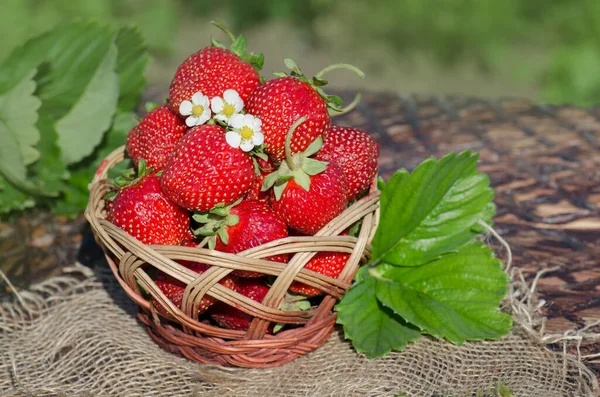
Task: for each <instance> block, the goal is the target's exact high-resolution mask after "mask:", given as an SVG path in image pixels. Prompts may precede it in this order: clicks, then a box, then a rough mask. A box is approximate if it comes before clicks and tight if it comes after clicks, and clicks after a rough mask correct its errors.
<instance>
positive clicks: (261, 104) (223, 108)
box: [106, 27, 379, 329]
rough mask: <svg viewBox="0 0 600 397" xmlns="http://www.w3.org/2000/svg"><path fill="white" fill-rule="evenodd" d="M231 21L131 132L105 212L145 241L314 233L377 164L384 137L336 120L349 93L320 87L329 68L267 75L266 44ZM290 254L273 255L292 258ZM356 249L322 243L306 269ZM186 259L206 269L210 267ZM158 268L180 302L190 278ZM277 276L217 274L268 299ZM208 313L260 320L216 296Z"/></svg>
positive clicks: (160, 282) (238, 322)
mask: <svg viewBox="0 0 600 397" xmlns="http://www.w3.org/2000/svg"><path fill="white" fill-rule="evenodd" d="M221 28H222V27H221ZM224 31H225V32H226V33H227V34H228V35H229V36H230V38H231V39H232V44H231V47H230V48H229V49H228V48H226V47H225V46H224V45H223V44H221V43H219V42H216V41H213V45H212V46H210V47H206V48H204V49H202V50H200V51H198V52H196V53H194V54H192V55H191V56H190V57H189V58H187V59H186V60H185V61H184V62H183V63H182V64H181V66H179V68H178V70H177V72H176V73H175V76H174V78H173V81H172V83H171V87H170V93H169V99H168V101H167V102H166V103H165V104H163V105H162V106H159V107H156V108H155V109H153V110H152V111H150V113H148V114H147V115H146V116H145V117H144V118H143V119H142V120H141V121H140V122H139V124H138V125H137V126H135V127H134V128H133V129H132V130H131V131H130V132H129V135H128V137H127V144H126V148H127V153H128V155H129V158H130V159H131V161H132V162H133V163H134V164H135V165H136V166H137V173H136V174H135V175H132V174H133V173H130V175H129V178H126V177H120V178H117V180H116V183H115V189H114V190H112V191H111V194H109V195H107V197H106V200H107V202H106V208H107V219H108V220H109V221H111V222H112V223H114V224H115V225H117V226H119V227H120V228H122V229H123V230H125V231H126V232H127V233H129V234H130V235H132V236H133V237H135V238H136V239H138V240H139V241H141V242H142V243H144V244H155V245H179V246H189V247H195V246H198V245H207V246H208V247H209V248H210V249H215V250H218V251H222V252H228V253H238V252H241V251H244V250H247V249H249V248H251V247H255V246H258V245H261V244H264V243H267V242H269V241H273V240H276V239H280V238H284V237H287V236H288V235H295V236H302V235H314V234H315V233H316V232H318V231H319V230H320V229H321V228H322V227H323V226H325V225H326V224H327V223H328V222H329V221H331V220H332V219H334V218H335V217H336V216H338V215H339V214H340V213H341V212H342V211H344V209H345V208H346V207H347V206H348V204H349V203H351V202H352V201H354V200H356V199H358V198H360V197H361V196H362V195H364V194H365V193H366V192H367V191H368V189H369V187H370V185H371V183H372V181H373V178H374V177H375V175H376V172H377V157H378V155H379V148H378V146H377V144H376V143H375V141H374V140H373V139H372V138H371V137H369V135H368V134H367V133H365V132H363V131H361V130H358V129H354V128H347V127H339V126H333V125H331V120H330V112H331V114H336V113H340V112H342V111H343V109H341V107H340V106H341V100H340V98H339V97H336V96H332V95H327V94H325V93H324V92H323V90H322V88H321V87H322V86H323V85H325V84H326V81H325V80H323V79H322V78H321V76H322V74H323V73H324V72H326V71H329V70H330V69H331V68H326V69H325V70H324V71H323V72H321V73H319V74H317V75H316V77H314V78H312V79H308V78H306V77H305V76H304V75H303V74H302V72H301V71H300V69H299V68H298V66H297V65H296V64H295V63H294V62H293V61H291V60H290V59H286V60H285V63H286V66H287V67H288V68H289V69H291V72H290V73H289V75H288V74H283V73H279V74H276V78H274V79H271V80H266V81H265V80H264V79H263V78H261V76H260V75H259V72H258V71H259V70H260V68H261V67H262V63H263V57H262V55H256V54H254V53H249V52H247V51H246V42H245V39H244V38H243V36H238V37H234V36H233V35H232V34H231V33H229V32H228V31H226V30H224ZM338 66H340V65H338ZM341 67H346V68H351V69H352V67H350V66H348V65H341ZM288 256H289V255H277V256H274V257H270V258H267V259H269V260H271V261H278V262H282V263H286V262H287V261H288V260H289V257H288ZM348 258H349V254H346V253H336V252H321V253H319V254H317V255H315V256H314V257H313V258H312V259H311V260H310V261H309V262H308V264H307V265H306V266H305V268H306V269H309V270H312V271H315V272H318V273H321V274H324V275H327V276H330V277H337V276H338V275H339V274H340V272H341V271H342V269H343V268H344V265H345V263H346V261H347V260H348ZM179 262H180V263H181V264H182V265H183V266H186V267H187V268H189V269H191V270H193V271H195V272H197V273H202V272H204V271H206V269H208V267H209V265H203V264H198V263H195V262H186V261H179ZM154 279H155V282H156V284H157V286H158V287H159V288H160V289H161V290H162V292H163V293H164V294H165V295H166V296H167V297H168V298H169V299H170V300H171V301H172V302H173V303H174V304H175V305H177V306H178V307H181V302H182V297H183V292H184V288H185V285H184V284H183V283H181V282H180V281H178V280H176V279H174V278H172V277H170V276H168V275H166V274H163V273H161V272H158V271H157V274H155V275H154ZM269 281H270V280H269V278H268V277H265V276H264V275H262V274H259V273H254V272H248V271H234V272H232V273H231V274H230V276H229V277H226V278H225V279H223V280H221V281H220V283H221V284H222V285H224V286H226V287H227V288H231V289H233V290H235V291H237V292H239V293H241V294H243V295H245V296H247V297H249V298H251V299H254V300H255V301H259V302H260V301H262V300H263V298H264V297H265V295H266V293H267V292H268V291H269ZM320 292H321V291H320V290H319V289H317V288H313V287H310V286H308V285H303V284H301V283H297V282H295V283H293V284H292V285H291V286H290V289H289V293H290V294H292V295H296V294H297V295H303V296H306V297H313V296H318V295H319V294H320ZM156 306H157V309H158V310H159V312H163V313H165V309H164V308H162V307H161V306H160V304H158V303H156ZM203 313H205V317H204V318H205V319H207V320H208V319H211V321H213V322H214V323H215V324H217V325H219V326H221V327H225V328H230V329H247V328H248V326H249V324H250V321H251V320H252V318H251V317H250V316H249V315H247V314H245V313H243V312H241V311H239V310H238V309H236V308H233V307H231V306H228V305H226V304H223V303H218V304H215V300H214V299H213V298H212V297H210V296H208V295H205V296H204V298H203V299H202V302H201V304H200V307H199V314H203Z"/></svg>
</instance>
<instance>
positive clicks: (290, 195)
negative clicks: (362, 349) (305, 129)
mask: <svg viewBox="0 0 600 397" xmlns="http://www.w3.org/2000/svg"><path fill="white" fill-rule="evenodd" d="M303 122H304V118H301V119H299V120H297V121H296V122H295V123H294V124H293V125H292V127H291V128H290V130H289V131H288V134H287V137H286V149H287V150H286V161H285V162H283V163H282V164H281V166H280V167H279V169H278V170H277V172H274V173H272V174H270V175H268V176H267V177H265V180H264V183H263V190H268V189H270V188H271V187H272V190H271V191H270V193H269V194H270V196H269V203H270V204H271V207H273V209H274V210H275V212H277V213H278V214H279V215H280V216H281V218H282V219H283V220H284V222H285V223H286V224H287V225H288V226H289V227H290V228H291V229H294V230H296V231H298V232H300V233H304V234H308V235H313V234H315V233H316V232H318V231H319V230H320V229H321V228H322V227H323V226H325V225H326V224H327V223H328V222H329V221H331V220H332V219H333V218H335V217H336V216H338V215H339V214H341V213H342V211H344V209H345V208H346V204H347V200H346V196H347V192H348V182H346V178H345V177H344V173H343V172H342V170H341V168H340V167H338V166H337V165H336V164H335V163H325V162H323V161H319V160H315V159H313V158H310V156H312V155H314V154H315V153H317V152H318V151H319V149H320V148H321V146H322V145H323V141H322V140H321V138H320V137H319V138H317V139H316V140H315V141H314V142H313V143H311V144H310V146H309V147H308V148H307V149H306V150H305V151H304V152H302V153H298V154H296V155H293V156H290V154H289V147H290V145H289V142H290V139H291V137H292V136H293V133H294V130H295V129H296V127H298V126H299V125H301V124H302V123H303Z"/></svg>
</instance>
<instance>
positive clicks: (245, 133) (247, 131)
mask: <svg viewBox="0 0 600 397" xmlns="http://www.w3.org/2000/svg"><path fill="white" fill-rule="evenodd" d="M240 135H241V136H242V139H250V138H252V135H254V131H252V128H250V127H248V126H247V125H245V126H243V127H242V128H241V129H240Z"/></svg>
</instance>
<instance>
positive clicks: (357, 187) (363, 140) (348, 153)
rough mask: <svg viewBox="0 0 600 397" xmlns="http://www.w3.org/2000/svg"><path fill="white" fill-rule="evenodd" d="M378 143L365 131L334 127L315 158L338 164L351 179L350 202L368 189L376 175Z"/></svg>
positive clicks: (348, 197)
mask: <svg viewBox="0 0 600 397" xmlns="http://www.w3.org/2000/svg"><path fill="white" fill-rule="evenodd" d="M377 157H379V145H377V142H375V140H374V139H373V138H371V137H370V136H369V134H367V133H366V132H364V131H361V130H359V129H356V128H349V127H338V126H332V127H331V130H329V133H328V134H327V138H326V139H325V142H324V143H323V147H322V148H321V149H320V150H319V153H317V154H316V156H315V158H316V159H318V160H323V161H331V162H333V163H335V164H337V165H338V166H339V167H340V168H341V169H342V171H343V172H344V176H345V177H346V180H347V181H348V196H347V199H348V201H351V200H354V199H355V198H357V197H358V196H359V195H360V194H361V193H362V192H364V191H365V190H367V189H368V188H369V186H370V185H371V183H372V182H373V178H375V174H377Z"/></svg>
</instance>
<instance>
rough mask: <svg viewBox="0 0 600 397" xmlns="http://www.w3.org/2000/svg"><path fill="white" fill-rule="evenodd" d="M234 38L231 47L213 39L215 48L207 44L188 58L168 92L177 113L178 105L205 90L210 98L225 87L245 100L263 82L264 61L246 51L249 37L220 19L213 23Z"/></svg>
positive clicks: (262, 58)
mask: <svg viewBox="0 0 600 397" xmlns="http://www.w3.org/2000/svg"><path fill="white" fill-rule="evenodd" d="M213 25H215V26H217V27H218V28H219V29H221V30H222V31H223V32H225V33H226V34H227V35H228V36H229V38H231V40H232V44H231V49H230V50H229V49H227V48H226V47H225V46H224V45H223V44H221V43H219V42H218V41H216V40H213V47H206V48H203V49H202V50H200V51H198V52H196V53H195V54H192V55H191V56H190V57H188V58H187V59H186V60H185V61H184V62H183V63H182V64H181V65H180V66H179V68H178V69H177V72H175V77H174V78H173V81H172V82H171V88H170V92H169V100H170V101H169V103H170V105H171V109H173V111H174V112H175V113H178V112H179V105H181V102H183V101H185V100H189V99H190V98H192V95H194V94H195V93H196V92H202V94H204V95H206V96H207V97H208V98H209V99H212V98H213V97H215V96H219V97H222V96H223V93H224V92H225V90H228V89H232V90H235V91H237V93H238V94H239V95H240V97H241V98H242V100H243V101H244V103H245V102H246V101H247V99H248V97H249V96H250V93H252V91H253V90H254V89H255V88H256V87H257V86H258V85H259V84H260V75H259V74H258V71H259V70H260V69H261V68H262V66H263V63H264V56H263V55H262V54H254V53H252V52H247V51H246V39H245V38H244V37H243V36H242V35H239V36H238V37H234V35H233V34H232V33H231V32H229V31H228V30H227V29H226V28H225V27H224V26H222V25H221V24H219V23H218V22H213Z"/></svg>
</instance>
